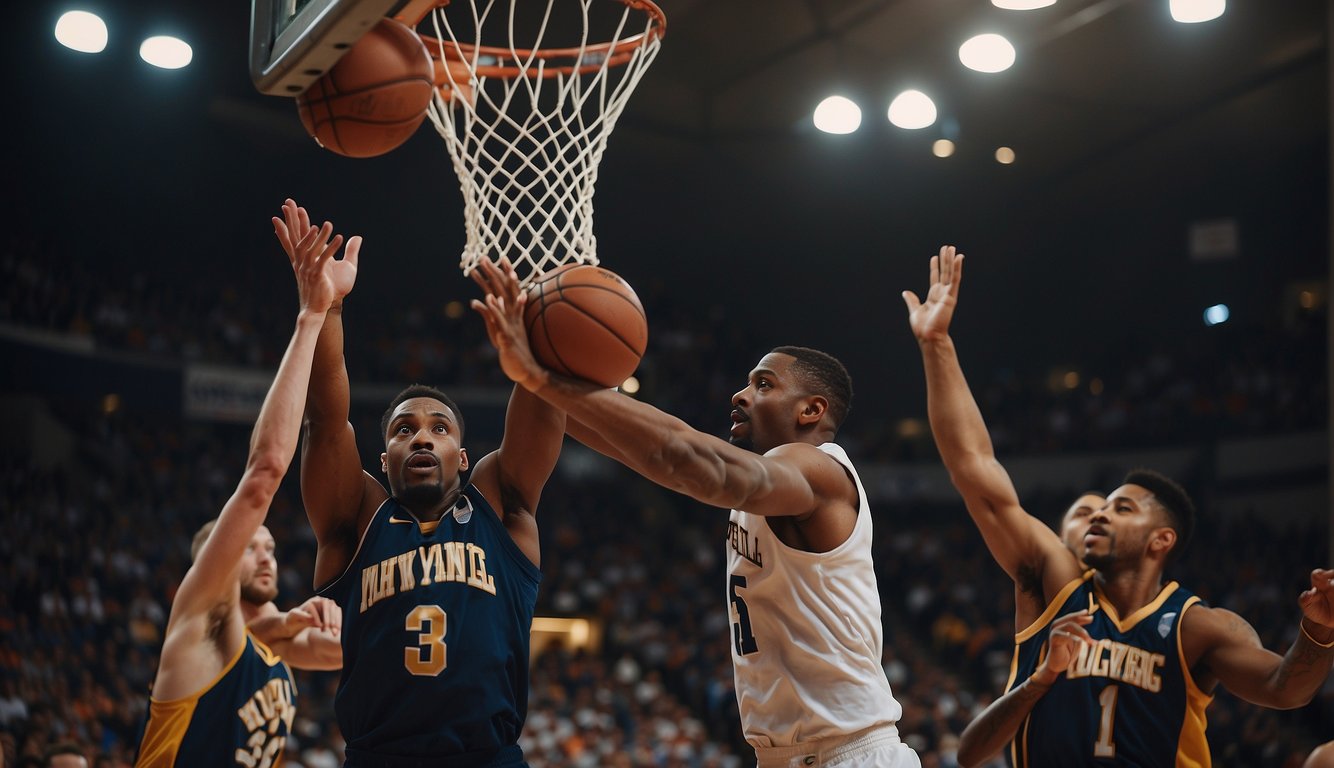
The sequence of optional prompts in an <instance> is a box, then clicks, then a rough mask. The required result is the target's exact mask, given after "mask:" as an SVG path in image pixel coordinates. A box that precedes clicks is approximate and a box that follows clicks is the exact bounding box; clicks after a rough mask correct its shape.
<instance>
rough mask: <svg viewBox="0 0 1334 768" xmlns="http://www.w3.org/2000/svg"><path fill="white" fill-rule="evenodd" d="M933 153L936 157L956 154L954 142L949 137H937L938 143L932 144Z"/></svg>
mask: <svg viewBox="0 0 1334 768" xmlns="http://www.w3.org/2000/svg"><path fill="white" fill-rule="evenodd" d="M931 154H933V155H935V156H936V157H949V156H950V155H952V154H954V142H952V141H950V140H949V139H936V143H935V144H932V145H931Z"/></svg>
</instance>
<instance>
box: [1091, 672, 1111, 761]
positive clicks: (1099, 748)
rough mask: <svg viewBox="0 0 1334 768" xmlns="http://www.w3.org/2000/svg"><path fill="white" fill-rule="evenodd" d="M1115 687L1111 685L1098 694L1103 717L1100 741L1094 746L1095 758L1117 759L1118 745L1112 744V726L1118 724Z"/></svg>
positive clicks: (1100, 727)
mask: <svg viewBox="0 0 1334 768" xmlns="http://www.w3.org/2000/svg"><path fill="white" fill-rule="evenodd" d="M1116 694H1117V688H1116V686H1115V685H1109V686H1107V687H1106V688H1103V689H1102V693H1100V694H1098V704H1099V705H1100V706H1101V708H1102V716H1101V717H1099V718H1098V740H1097V741H1096V742H1094V744H1093V756H1094V757H1116V744H1115V743H1113V742H1112V726H1113V725H1115V723H1116Z"/></svg>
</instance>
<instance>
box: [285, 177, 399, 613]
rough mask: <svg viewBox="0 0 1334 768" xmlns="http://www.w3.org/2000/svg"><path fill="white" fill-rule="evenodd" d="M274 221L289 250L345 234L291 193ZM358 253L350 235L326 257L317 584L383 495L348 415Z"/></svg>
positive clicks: (310, 434)
mask: <svg viewBox="0 0 1334 768" xmlns="http://www.w3.org/2000/svg"><path fill="white" fill-rule="evenodd" d="M273 226H274V230H275V231H276V232H277V235H278V241H279V242H280V243H282V246H283V250H285V251H287V254H288V256H293V255H294V254H297V252H298V251H299V250H301V249H303V248H304V249H307V250H309V249H316V248H318V249H323V250H328V251H329V252H330V253H331V254H336V253H337V251H338V248H339V247H340V246H341V245H342V244H343V236H342V235H333V234H332V233H333V225H331V224H329V223H328V222H325V223H324V225H323V226H322V227H315V226H314V225H312V224H311V223H310V215H309V214H308V213H307V212H306V209H305V208H302V207H300V206H298V205H297V204H296V203H295V202H294V201H292V200H291V199H290V198H289V199H288V200H287V201H285V202H284V203H283V216H282V218H278V217H274V219H273ZM312 233H313V234H312ZM331 235H332V239H330V236H331ZM360 252H361V238H360V237H359V236H357V237H352V238H350V239H349V240H348V241H347V251H346V252H345V253H344V256H343V258H342V260H338V259H334V258H330V260H329V268H328V271H327V279H328V282H329V287H330V289H331V290H332V291H333V295H334V299H333V303H332V304H331V306H330V308H329V313H328V317H327V319H326V320H325V322H324V326H323V328H322V329H321V330H320V336H319V341H318V343H317V344H316V346H315V358H314V363H313V366H312V370H311V374H310V391H309V393H308V396H307V397H306V404H305V436H304V439H303V440H302V442H301V497H302V501H303V502H304V504H305V507H306V515H307V517H309V518H310V526H311V529H312V530H313V531H314V533H315V540H316V542H317V544H318V547H317V550H316V554H315V585H316V586H317V587H319V586H322V585H324V584H326V583H328V582H329V581H331V580H333V579H334V578H335V577H336V576H338V574H340V573H342V571H343V569H344V568H345V567H346V565H347V563H348V562H350V560H351V558H352V555H353V553H354V552H355V550H356V546H357V542H358V541H359V539H360V537H361V531H362V529H363V528H364V527H365V524H366V522H367V521H368V520H369V519H370V515H371V514H372V513H373V512H374V510H375V507H376V506H378V505H379V503H380V502H381V501H383V500H384V494H385V492H384V489H383V488H382V487H381V486H380V484H379V483H378V482H377V481H376V480H375V479H374V478H372V477H371V476H370V475H368V474H366V473H365V472H364V471H363V470H362V467H361V455H360V453H359V452H358V451H357V438H356V433H355V432H354V431H353V429H352V424H351V423H350V422H349V421H348V412H349V409H350V403H351V391H350V388H349V386H348V377H347V366H346V365H345V364H344V362H343V299H344V298H345V297H346V296H347V294H348V293H349V292H351V290H352V287H353V285H354V284H355V283H356V279H357V261H358V257H359V255H360ZM377 490H378V493H379V496H378V498H377V497H376V493H377Z"/></svg>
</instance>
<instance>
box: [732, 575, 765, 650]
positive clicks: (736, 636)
mask: <svg viewBox="0 0 1334 768" xmlns="http://www.w3.org/2000/svg"><path fill="white" fill-rule="evenodd" d="M745 588H746V577H745V576H735V575H734V576H732V577H731V578H729V579H728V580H727V595H728V598H729V599H731V601H732V607H733V609H735V610H736V623H735V624H733V625H732V641H733V642H734V643H735V644H736V654H737V655H738V656H745V655H746V654H748V653H755V652H756V651H758V650H759V647H758V646H756V645H755V633H754V632H753V631H751V628H750V609H749V608H747V607H746V601H745V600H742V599H741V594H740V593H739V592H738V591H737V590H739V589H745Z"/></svg>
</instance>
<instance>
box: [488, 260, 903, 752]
mask: <svg viewBox="0 0 1334 768" xmlns="http://www.w3.org/2000/svg"><path fill="white" fill-rule="evenodd" d="M490 285H491V290H489V291H488V295H487V297H486V301H485V302H482V301H474V302H473V304H472V306H473V308H474V309H476V310H478V311H479V312H481V313H482V315H483V317H484V318H486V324H487V334H488V336H489V337H490V339H491V342H492V344H494V345H495V347H496V349H497V351H498V352H499V353H500V364H501V367H502V369H503V370H504V371H505V374H506V375H507V376H508V377H509V378H510V379H511V380H513V381H515V382H516V383H517V384H519V385H520V386H521V387H523V388H524V389H526V390H530V391H532V392H534V393H536V394H537V395H538V396H540V397H541V398H542V399H544V400H546V401H547V402H549V403H551V404H553V405H555V406H556V407H558V408H560V409H561V410H563V411H565V412H566V413H567V414H568V418H569V422H568V424H567V427H568V429H569V432H570V435H571V436H573V437H574V438H575V439H577V440H579V441H581V442H583V443H585V444H586V445H588V446H589V447H591V448H593V449H594V450H597V451H600V452H601V453H603V454H605V455H607V456H610V457H612V458H614V459H616V460H617V461H620V462H621V463H623V464H625V465H626V466H627V467H629V468H630V469H632V470H634V471H635V472H638V473H639V474H641V475H643V476H644V477H646V478H648V479H650V480H652V481H653V482H655V483H658V484H659V485H662V486H663V487H665V488H668V489H670V490H673V491H677V492H679V493H684V494H686V495H689V496H690V497H692V498H694V499H695V500H697V501H699V502H701V503H704V504H708V505H710V506H714V507H721V508H724V509H726V508H728V507H731V508H732V509H731V512H730V518H729V519H730V522H729V525H728V528H727V534H726V537H725V539H724V546H725V547H726V551H727V577H728V581H727V592H726V595H727V600H728V604H729V607H730V609H731V614H732V627H731V629H732V637H731V641H732V642H731V645H732V667H733V672H734V680H735V683H736V695H737V706H738V709H739V710H740V714H741V726H742V731H743V733H744V735H745V738H746V741H747V742H748V743H750V744H751V745H752V746H753V747H754V748H755V754H756V760H757V764H758V765H759V766H760V768H778V767H780V766H782V767H784V768H785V767H786V766H793V765H801V766H823V767H825V768H917V767H918V766H920V761H919V760H918V757H917V754H916V753H915V752H913V750H912V749H911V748H909V747H908V746H907V745H905V744H904V743H903V742H902V741H901V740H900V739H899V733H898V726H897V721H898V719H899V716H900V714H901V713H902V707H901V706H900V705H899V703H898V701H897V700H895V699H894V696H893V693H892V692H891V691H890V686H889V681H888V680H887V679H886V677H885V672H884V668H883V667H882V666H881V659H882V652H883V649H884V634H883V632H884V628H883V626H882V623H881V608H880V592H879V587H878V584H877V581H876V575H875V565H874V562H873V560H872V556H871V542H872V539H873V520H872V515H871V509H870V504H869V502H868V500H867V498H866V492H865V489H864V488H863V486H862V484H861V480H860V479H859V478H858V476H857V472H856V469H855V468H854V467H853V465H852V462H851V460H850V459H849V458H848V456H847V454H846V453H845V452H844V451H843V449H842V448H841V447H840V446H839V445H838V444H837V443H835V442H834V438H835V436H836V435H837V433H838V430H839V427H840V426H841V425H842V422H843V419H844V417H845V416H846V415H847V413H848V410H849V409H850V408H851V405H852V380H851V378H850V377H849V376H848V372H847V370H846V369H845V368H844V367H843V364H842V363H840V362H839V361H838V360H837V359H835V358H834V357H833V356H831V355H828V354H826V353H824V352H820V351H818V350H814V349H810V348H807V347H793V346H784V347H776V348H774V349H773V350H771V351H770V352H769V353H768V354H766V355H765V356H764V357H763V358H761V359H760V361H759V363H758V364H757V365H756V366H755V368H754V369H753V370H751V372H750V374H749V375H748V376H747V377H746V383H745V386H743V387H742V389H741V390H740V391H739V392H737V393H736V394H735V395H733V397H732V402H731V421H732V424H731V429H730V433H729V440H722V439H720V438H718V437H715V436H713V435H707V434H704V433H702V432H699V431H697V430H695V429H692V428H691V427H690V426H688V425H687V424H685V423H684V422H682V421H681V420H680V419H677V418H675V417H673V416H671V415H669V414H666V413H663V412H662V411H660V410H658V409H657V408H654V407H653V406H651V405H648V404H647V403H642V402H639V401H636V400H634V399H633V398H630V397H626V396H625V395H622V394H620V393H619V392H616V391H615V390H612V389H607V388H605V387H601V386H598V385H596V384H593V383H591V382H585V381H580V380H577V379H572V378H567V377H562V376H559V375H557V374H556V373H554V372H553V371H551V370H549V369H547V368H544V367H543V366H542V365H540V364H539V363H538V362H537V360H536V359H535V358H534V357H533V354H532V351H531V349H530V348H529V346H528V338H527V333H526V331H525V330H524V325H523V295H522V294H521V293H519V292H518V286H517V283H516V281H515V278H514V276H513V275H512V274H510V275H499V274H497V275H496V276H495V277H494V279H492V280H491V283H490Z"/></svg>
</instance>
